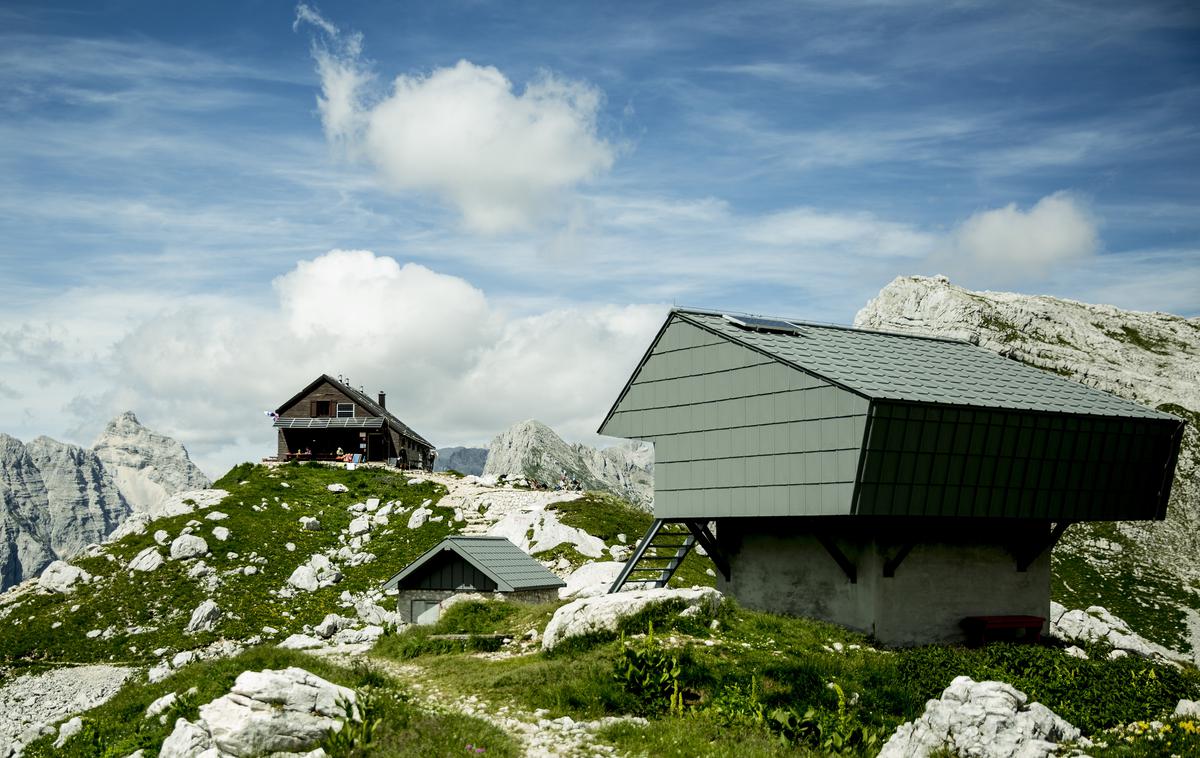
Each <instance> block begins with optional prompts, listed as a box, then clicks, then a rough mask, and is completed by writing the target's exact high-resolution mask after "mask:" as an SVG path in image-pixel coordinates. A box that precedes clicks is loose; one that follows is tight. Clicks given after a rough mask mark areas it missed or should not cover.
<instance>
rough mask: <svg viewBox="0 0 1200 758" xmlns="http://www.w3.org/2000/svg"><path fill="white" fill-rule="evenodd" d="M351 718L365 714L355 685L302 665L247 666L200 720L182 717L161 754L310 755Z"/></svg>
mask: <svg viewBox="0 0 1200 758" xmlns="http://www.w3.org/2000/svg"><path fill="white" fill-rule="evenodd" d="M347 718H350V719H354V720H359V719H360V718H361V716H360V715H359V713H358V707H357V701H356V696H355V694H354V691H353V690H351V689H347V688H346V687H342V686H339V685H336V684H333V683H332V682H328V681H326V680H324V679H322V678H321V677H319V676H316V675H314V674H310V673H309V672H307V671H305V670H304V669H301V668H287V669H282V670H275V671H273V670H271V669H267V670H265V671H245V672H243V673H241V674H239V675H238V678H237V681H235V682H234V684H233V687H232V688H231V689H230V691H229V694H227V695H223V696H221V697H219V698H217V699H216V700H214V701H212V702H211V703H207V704H205V705H202V706H200V718H199V719H197V720H196V721H195V722H190V721H188V720H186V719H183V718H181V719H178V720H177V721H176V722H175V731H173V732H172V733H171V735H170V736H169V737H168V738H167V739H166V740H165V741H164V742H163V744H162V747H161V748H160V752H159V755H161V756H164V758H165V757H167V756H174V757H175V758H191V757H192V756H196V755H200V754H201V753H204V751H209V752H208V753H204V754H205V755H215V756H252V755H267V754H271V755H278V754H287V755H294V754H300V753H303V754H306V755H307V754H308V753H309V751H311V750H313V748H316V747H317V745H318V744H319V743H320V741H321V740H322V739H323V738H324V737H325V735H326V734H327V733H328V732H329V731H330V730H334V731H337V730H339V729H341V728H342V724H343V722H344V721H345V720H346V719H347ZM322 752H323V751H322Z"/></svg>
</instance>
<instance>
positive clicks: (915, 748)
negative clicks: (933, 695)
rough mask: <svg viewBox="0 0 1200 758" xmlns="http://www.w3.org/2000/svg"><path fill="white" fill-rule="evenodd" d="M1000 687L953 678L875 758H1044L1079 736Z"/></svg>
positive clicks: (1011, 689) (1041, 707)
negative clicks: (950, 757)
mask: <svg viewBox="0 0 1200 758" xmlns="http://www.w3.org/2000/svg"><path fill="white" fill-rule="evenodd" d="M1027 701H1028V698H1027V697H1026V696H1025V693H1023V692H1020V691H1019V690H1017V689H1016V688H1014V687H1013V686H1012V685H1009V684H1005V683H1004V682H976V681H974V680H973V679H971V678H970V677H968V676H960V677H957V678H956V679H955V680H954V681H953V682H951V683H950V686H949V687H947V688H946V689H945V691H944V692H942V697H941V699H940V700H930V701H929V702H927V703H926V704H925V713H924V714H923V715H922V716H921V717H920V718H919V719H917V720H916V721H910V722H908V723H907V724H902V725H901V726H900V727H899V728H898V729H896V731H895V732H894V733H893V734H892V736H891V738H890V739H889V740H888V741H887V743H886V744H884V746H883V750H882V751H881V752H880V753H879V756H880V758H925V756H928V755H930V754H932V753H934V752H937V751H942V750H948V751H949V752H950V753H952V754H954V755H970V756H977V758H1009V757H1010V756H1019V757H1020V758H1043V757H1044V756H1050V755H1054V754H1055V753H1056V752H1057V750H1058V743H1059V742H1070V741H1072V740H1076V739H1078V738H1079V736H1080V733H1079V730H1078V729H1076V728H1075V727H1073V726H1071V725H1070V724H1069V723H1067V722H1066V721H1064V720H1063V719H1061V718H1059V717H1058V715H1056V714H1055V713H1054V712H1053V711H1051V710H1050V709H1049V708H1047V707H1046V706H1044V705H1042V704H1041V703H1032V704H1027Z"/></svg>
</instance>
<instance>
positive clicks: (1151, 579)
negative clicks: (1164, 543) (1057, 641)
mask: <svg viewBox="0 0 1200 758" xmlns="http://www.w3.org/2000/svg"><path fill="white" fill-rule="evenodd" d="M1096 538H1103V539H1107V540H1109V541H1111V542H1116V543H1117V544H1119V545H1121V547H1122V552H1121V553H1120V554H1119V555H1116V556H1112V557H1111V558H1108V559H1106V560H1097V559H1096V558H1095V557H1094V556H1092V555H1091V552H1090V551H1091V548H1089V547H1087V546H1086V545H1085V544H1084V540H1087V539H1096ZM1143 550H1144V548H1142V547H1141V546H1140V545H1138V544H1137V543H1136V542H1135V541H1133V540H1131V539H1129V538H1128V537H1126V536H1124V535H1123V534H1121V532H1120V531H1119V530H1118V529H1117V527H1116V524H1114V523H1111V522H1091V523H1081V524H1075V525H1073V526H1072V527H1071V528H1070V529H1069V530H1068V535H1067V537H1065V538H1064V540H1063V542H1062V543H1060V544H1059V546H1058V547H1056V548H1055V549H1054V552H1053V553H1052V554H1051V565H1052V568H1053V570H1052V572H1051V580H1050V595H1051V597H1052V598H1054V600H1055V601H1057V602H1059V603H1061V604H1062V605H1063V606H1065V607H1067V608H1087V607H1088V606H1091V605H1100V606H1104V607H1105V608H1107V609H1108V610H1109V611H1111V612H1112V613H1113V614H1115V615H1116V616H1118V617H1120V618H1121V619H1123V620H1124V621H1125V622H1126V623H1127V624H1129V627H1130V628H1131V629H1132V630H1133V631H1135V632H1137V633H1138V634H1139V635H1141V636H1143V637H1145V638H1146V639H1148V640H1151V641H1153V642H1157V643H1159V644H1160V645H1165V646H1166V647H1168V648H1171V649H1172V650H1177V651H1179V652H1183V653H1186V652H1189V651H1190V650H1191V649H1192V645H1191V635H1190V632H1189V629H1188V617H1187V611H1186V609H1188V608H1194V609H1197V610H1200V594H1198V593H1196V592H1194V591H1191V590H1189V589H1188V588H1187V587H1185V586H1183V585H1181V584H1180V582H1179V580H1178V578H1177V577H1176V576H1174V575H1173V574H1171V573H1168V572H1166V571H1163V570H1160V569H1157V568H1156V567H1155V564H1154V560H1153V557H1152V556H1149V555H1144V554H1143Z"/></svg>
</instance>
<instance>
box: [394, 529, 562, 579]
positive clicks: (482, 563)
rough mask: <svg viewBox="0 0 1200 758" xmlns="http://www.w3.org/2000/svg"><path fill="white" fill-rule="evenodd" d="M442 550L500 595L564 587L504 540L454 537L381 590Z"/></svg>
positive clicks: (416, 561) (423, 556) (536, 563)
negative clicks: (466, 564) (474, 570)
mask: <svg viewBox="0 0 1200 758" xmlns="http://www.w3.org/2000/svg"><path fill="white" fill-rule="evenodd" d="M443 550H453V551H454V552H455V553H457V554H458V555H460V556H461V557H462V558H463V559H464V560H466V561H467V562H469V563H471V564H472V565H474V566H475V568H477V569H479V570H480V571H481V572H483V573H484V574H487V575H488V576H489V577H491V578H492V579H493V580H494V581H495V582H496V584H497V585H499V588H500V590H501V591H503V592H516V591H518V590H536V589H545V588H551V587H565V586H566V582H564V581H563V580H562V579H559V578H558V577H557V576H555V575H554V574H553V573H552V572H550V571H549V570H548V569H546V567H545V566H543V565H542V564H540V563H538V562H537V560H535V559H534V558H533V557H532V556H531V555H529V553H526V552H525V551H524V550H522V549H521V548H519V547H517V546H516V545H514V544H513V543H512V542H511V541H510V540H509V539H508V538H507V537H467V536H463V535H454V536H450V537H447V538H446V539H444V540H442V541H441V542H440V543H438V544H437V545H436V546H434V547H433V548H432V549H431V550H429V551H427V552H426V553H425V554H424V555H422V556H421V557H420V558H418V559H417V560H415V561H413V562H412V563H410V564H408V565H407V566H405V567H404V569H403V570H401V571H400V572H399V573H398V574H396V575H395V576H393V577H392V578H391V579H389V580H388V581H387V582H386V583H385V584H384V589H391V588H392V587H395V586H397V585H398V584H399V583H400V582H401V581H402V580H403V579H404V578H405V577H406V576H408V575H409V574H411V573H413V572H414V571H416V570H417V569H419V568H420V567H421V566H422V565H424V564H425V563H426V561H428V560H429V559H430V558H432V557H434V556H435V555H438V554H439V553H441V552H442V551H443Z"/></svg>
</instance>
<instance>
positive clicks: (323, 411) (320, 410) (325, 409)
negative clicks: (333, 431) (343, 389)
mask: <svg viewBox="0 0 1200 758" xmlns="http://www.w3.org/2000/svg"><path fill="white" fill-rule="evenodd" d="M328 415H329V401H328V400H314V401H313V404H312V417H313V418H322V417H324V416H328Z"/></svg>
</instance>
